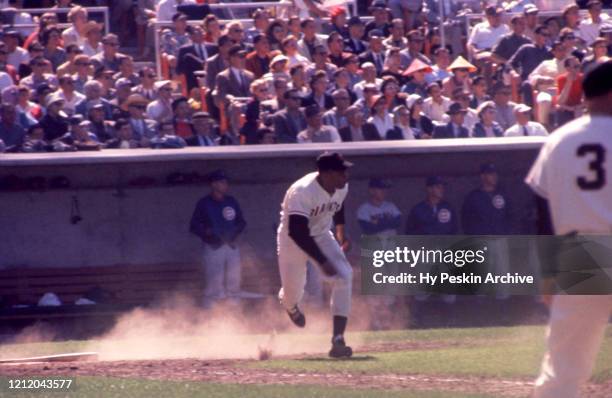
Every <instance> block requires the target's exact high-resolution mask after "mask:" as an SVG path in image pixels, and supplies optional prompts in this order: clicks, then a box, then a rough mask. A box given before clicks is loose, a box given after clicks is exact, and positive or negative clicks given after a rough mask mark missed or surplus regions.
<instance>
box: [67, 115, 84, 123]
mask: <svg viewBox="0 0 612 398" xmlns="http://www.w3.org/2000/svg"><path fill="white" fill-rule="evenodd" d="M83 120H84V118H83V116H81V115H72V116H70V118H68V123H70V124H71V125H75V124H81V122H82V121H83Z"/></svg>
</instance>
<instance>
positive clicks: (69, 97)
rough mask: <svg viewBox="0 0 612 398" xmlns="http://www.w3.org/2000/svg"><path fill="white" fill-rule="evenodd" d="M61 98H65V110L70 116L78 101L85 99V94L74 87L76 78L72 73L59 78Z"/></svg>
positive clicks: (59, 94)
mask: <svg viewBox="0 0 612 398" xmlns="http://www.w3.org/2000/svg"><path fill="white" fill-rule="evenodd" d="M59 88H60V89H59V91H58V96H59V98H61V99H63V100H64V108H63V109H64V111H65V112H66V113H67V114H68V116H72V115H73V114H74V112H75V108H76V106H77V104H78V103H80V102H81V101H83V100H84V99H85V96H84V95H83V94H81V93H79V92H78V91H75V89H74V78H73V77H72V75H64V76H62V77H60V78H59Z"/></svg>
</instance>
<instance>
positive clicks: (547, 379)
mask: <svg viewBox="0 0 612 398" xmlns="http://www.w3.org/2000/svg"><path fill="white" fill-rule="evenodd" d="M610 130H612V117H610V116H584V117H582V118H579V119H577V120H574V121H573V122H571V123H568V124H566V125H564V126H563V127H561V128H560V129H559V130H557V131H556V132H555V133H554V134H552V135H551V136H550V137H549V138H548V141H547V142H546V143H545V144H544V146H543V147H542V149H541V151H540V154H539V156H538V158H537V160H536V162H535V164H534V165H533V167H532V168H531V171H530V172H529V175H528V176H527V178H526V180H525V181H526V182H527V184H529V185H530V186H531V188H532V189H533V190H534V191H535V192H536V193H537V194H538V195H539V196H541V197H543V198H545V199H547V200H548V204H549V208H550V213H551V217H552V222H553V226H554V229H555V233H556V234H557V235H563V234H568V233H570V232H576V233H579V234H585V235H596V234H600V235H610V233H612V184H611V182H612V159H610V157H612V135H611V134H610ZM611 314H612V295H607V296H605V295H604V296H601V295H600V296H596V295H593V296H569V295H558V296H555V298H554V300H553V304H552V308H551V315H550V322H549V328H548V331H547V344H548V350H547V353H546V355H545V357H544V360H543V363H542V368H541V371H540V376H539V377H538V379H537V380H536V388H535V393H534V396H535V397H536V398H548V397H550V398H552V397H555V398H573V397H577V396H578V395H579V390H580V386H581V384H582V383H584V382H585V381H587V379H588V378H589V376H590V374H591V372H592V369H593V365H594V362H595V358H596V356H597V352H598V350H599V346H600V345H601V341H602V339H603V335H604V331H605V328H606V325H607V323H608V319H609V317H610V315H611Z"/></svg>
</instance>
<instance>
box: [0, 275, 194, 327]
mask: <svg viewBox="0 0 612 398" xmlns="http://www.w3.org/2000/svg"><path fill="white" fill-rule="evenodd" d="M202 291H203V273H202V267H201V265H200V264H152V265H111V266H97V267H70V268H21V267H20V268H13V269H8V270H3V271H2V272H0V298H1V300H2V309H0V321H5V322H6V321H16V320H28V321H36V320H50V319H61V318H83V317H111V318H114V317H116V316H117V315H119V314H120V313H122V312H125V311H127V310H129V309H132V308H135V307H137V306H145V307H146V306H150V305H152V304H155V303H159V302H160V301H161V300H163V299H164V298H168V297H172V296H173V295H180V296H182V297H186V298H188V299H194V300H197V299H198V298H199V297H200V296H201V294H202ZM48 292H52V293H54V294H56V295H57V296H58V298H59V299H60V300H61V302H62V305H60V306H39V305H37V303H38V300H39V299H40V298H41V297H42V296H43V295H44V294H45V293H48ZM92 294H93V296H94V297H91V296H92ZM87 296H89V297H90V299H93V301H96V304H89V305H76V304H75V301H76V300H77V299H79V298H83V297H87ZM96 299H97V300H96Z"/></svg>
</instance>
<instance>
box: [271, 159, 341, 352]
mask: <svg viewBox="0 0 612 398" xmlns="http://www.w3.org/2000/svg"><path fill="white" fill-rule="evenodd" d="M352 165H353V164H352V163H350V162H347V161H346V160H344V158H343V157H342V155H340V154H339V153H329V152H326V153H324V154H322V155H320V156H319V157H318V159H317V169H318V171H317V172H313V173H309V174H306V175H305V176H304V177H302V178H300V179H299V180H297V181H296V182H294V183H293V184H292V185H291V187H290V188H289V189H288V190H287V193H286V194H285V197H284V199H283V202H282V204H281V218H280V226H279V227H278V234H277V243H278V266H279V270H280V275H281V283H282V288H281V289H280V292H279V293H278V297H279V299H280V301H281V304H282V305H283V307H284V308H285V310H286V311H287V314H288V315H289V318H290V319H291V321H292V322H293V323H294V324H295V325H296V326H298V327H302V328H303V327H304V326H305V325H306V317H305V316H304V314H303V313H302V311H301V310H300V308H299V305H300V301H301V299H302V296H303V293H304V285H305V282H306V263H307V262H308V261H310V262H312V263H314V264H317V265H318V266H319V269H320V270H321V272H322V273H323V274H324V275H325V276H326V277H327V278H328V279H329V280H331V282H332V283H333V287H332V298H331V312H332V316H333V334H332V349H331V350H330V352H329V356H330V357H333V358H348V357H350V356H352V355H353V350H352V349H351V348H350V347H349V346H347V345H346V343H345V342H344V331H345V329H346V324H347V322H348V315H349V313H350V307H351V295H352V293H351V290H352V289H351V287H352V281H353V271H352V268H351V265H350V263H349V262H348V260H347V259H346V256H345V254H344V251H345V250H347V249H348V244H349V243H348V240H347V239H346V236H345V234H344V225H345V220H344V199H345V198H346V195H347V194H348V184H347V181H348V173H347V170H348V169H349V168H350V167H351V166H352ZM332 224H333V225H334V227H335V232H336V233H335V236H334V234H333V233H332V232H331V228H332Z"/></svg>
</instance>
